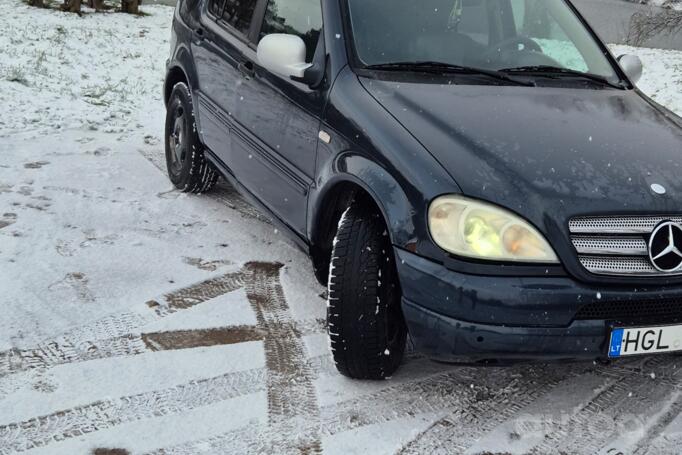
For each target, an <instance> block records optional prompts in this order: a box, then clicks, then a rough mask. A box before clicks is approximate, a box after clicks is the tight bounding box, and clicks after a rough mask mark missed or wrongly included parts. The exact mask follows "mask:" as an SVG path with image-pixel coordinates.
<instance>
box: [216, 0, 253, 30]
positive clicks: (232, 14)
mask: <svg viewBox="0 0 682 455" xmlns="http://www.w3.org/2000/svg"><path fill="white" fill-rule="evenodd" d="M218 1H221V0H218ZM224 2H225V6H224V7H223V11H222V15H218V16H219V17H220V18H221V19H222V20H223V21H225V22H227V23H228V24H230V25H231V26H232V27H234V28H236V29H237V30H239V31H240V32H241V33H243V34H245V35H246V34H248V33H249V29H250V28H251V19H252V18H253V11H254V10H255V9H256V3H257V0H224Z"/></svg>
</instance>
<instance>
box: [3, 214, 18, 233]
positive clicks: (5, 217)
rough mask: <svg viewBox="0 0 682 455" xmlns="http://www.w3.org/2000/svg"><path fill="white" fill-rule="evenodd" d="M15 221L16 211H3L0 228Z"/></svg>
mask: <svg viewBox="0 0 682 455" xmlns="http://www.w3.org/2000/svg"><path fill="white" fill-rule="evenodd" d="M16 221H17V214H16V213H3V214H2V217H0V229H2V228H6V227H7V226H10V225H12V224H14V223H15V222H16Z"/></svg>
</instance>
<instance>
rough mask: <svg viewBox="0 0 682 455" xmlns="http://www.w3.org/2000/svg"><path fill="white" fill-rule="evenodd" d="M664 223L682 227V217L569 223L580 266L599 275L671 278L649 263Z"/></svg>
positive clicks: (590, 219) (613, 218)
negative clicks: (656, 234) (654, 233)
mask: <svg viewBox="0 0 682 455" xmlns="http://www.w3.org/2000/svg"><path fill="white" fill-rule="evenodd" d="M663 221H673V222H675V223H679V224H682V216H632V217H628V216H616V217H581V218H573V219H572V220H571V221H569V223H568V228H569V230H570V232H571V241H572V242H573V246H574V247H575V249H576V251H577V252H578V259H579V260H580V263H581V264H582V265H583V267H585V268H586V269H587V270H588V271H589V272H591V273H594V274H597V275H627V276H669V275H679V274H682V272H676V273H664V272H660V271H659V270H658V269H656V268H655V267H654V266H653V265H652V264H651V261H650V260H649V249H648V240H649V236H650V234H651V233H652V231H653V230H654V229H655V228H656V226H658V225H659V224H660V223H661V222H663Z"/></svg>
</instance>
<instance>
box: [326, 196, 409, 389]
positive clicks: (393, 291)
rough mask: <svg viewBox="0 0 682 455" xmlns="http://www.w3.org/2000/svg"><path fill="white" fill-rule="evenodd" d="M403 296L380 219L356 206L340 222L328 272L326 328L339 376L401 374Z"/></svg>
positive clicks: (367, 207)
mask: <svg viewBox="0 0 682 455" xmlns="http://www.w3.org/2000/svg"><path fill="white" fill-rule="evenodd" d="M400 294H401V293H400V285H399V282H398V278H397V271H396V268H395V261H394V256H393V250H392V247H391V242H390V239H389V237H388V233H387V232H386V226H385V223H384V221H383V218H382V216H381V215H380V214H379V213H378V212H377V210H376V209H375V208H374V206H373V205H372V204H370V203H367V202H361V201H360V202H353V203H352V204H351V206H350V207H349V208H348V210H346V212H345V213H344V214H343V216H342V217H341V220H340V221H339V227H338V232H337V234H336V238H335V239H334V247H333V252H332V259H331V264H330V267H329V297H328V298H329V302H328V308H327V323H328V327H329V338H330V341H331V349H332V353H333V356H334V361H335V363H336V367H337V369H338V370H339V372H340V373H341V374H343V375H344V376H348V377H350V378H354V379H385V378H387V377H390V376H391V375H392V374H393V373H394V372H395V370H397V369H398V367H399V366H400V363H401V361H402V358H403V354H404V352H405V342H406V338H407V328H406V326H405V322H404V318H403V315H402V311H401V307H400Z"/></svg>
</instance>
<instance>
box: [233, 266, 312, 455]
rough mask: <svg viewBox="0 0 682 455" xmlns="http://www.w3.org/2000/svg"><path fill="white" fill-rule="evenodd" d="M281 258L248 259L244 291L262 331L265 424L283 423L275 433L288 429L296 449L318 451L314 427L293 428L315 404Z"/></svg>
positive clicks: (308, 369)
mask: <svg viewBox="0 0 682 455" xmlns="http://www.w3.org/2000/svg"><path fill="white" fill-rule="evenodd" d="M281 267H282V265H281V264H270V263H250V264H248V267H247V269H248V270H249V271H250V273H251V276H249V277H248V279H247V280H246V295H247V298H248V300H249V302H250V303H251V307H252V309H253V311H254V313H255V314H256V321H257V322H258V324H257V326H258V328H259V329H260V330H262V331H263V333H264V334H265V338H264V339H263V348H264V351H265V363H266V367H267V370H268V376H267V395H268V424H269V425H277V426H284V427H286V429H284V431H283V432H282V433H280V434H281V435H290V436H289V437H292V438H293V440H289V444H291V443H294V444H295V445H296V446H297V447H299V448H300V449H301V451H305V452H306V453H321V452H322V445H321V442H320V440H319V435H318V434H317V432H315V431H310V432H306V433H304V434H297V432H296V431H295V430H296V428H297V426H298V425H301V424H303V423H304V422H306V421H307V420H309V419H317V418H318V416H319V406H318V404H317V395H316V391H315V385H314V383H313V381H314V379H315V375H314V373H313V371H312V370H311V369H310V368H309V367H308V365H307V362H306V360H305V359H306V355H305V346H304V345H303V341H302V339H301V334H300V333H299V332H297V331H296V330H292V329H291V327H293V319H292V318H291V315H290V312H289V306H288V305H287V302H286V299H285V297H284V290H283V289H282V285H281V283H280V280H279V270H280V268H281Z"/></svg>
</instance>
